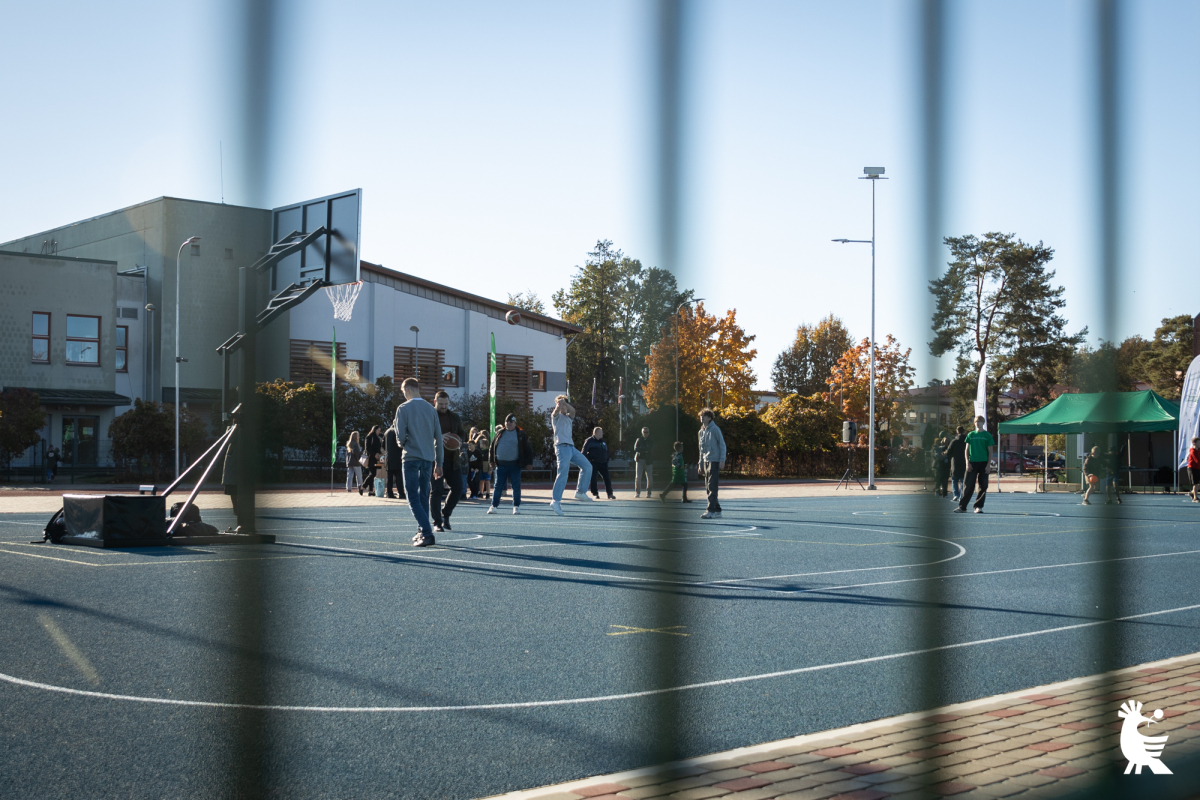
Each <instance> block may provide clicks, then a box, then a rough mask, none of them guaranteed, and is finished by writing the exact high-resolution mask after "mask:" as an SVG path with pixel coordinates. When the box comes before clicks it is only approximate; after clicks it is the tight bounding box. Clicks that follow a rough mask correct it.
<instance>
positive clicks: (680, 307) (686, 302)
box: [675, 297, 704, 442]
mask: <svg viewBox="0 0 1200 800" xmlns="http://www.w3.org/2000/svg"><path fill="white" fill-rule="evenodd" d="M703 302H704V298H703V297H694V298H692V299H691V300H684V301H683V302H682V303H680V304H679V305H678V306H676V307H675V441H677V442H678V441H679V312H680V311H682V310H683V307H684V306H690V305H691V304H692V303H703Z"/></svg>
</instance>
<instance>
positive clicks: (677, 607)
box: [630, 0, 691, 764]
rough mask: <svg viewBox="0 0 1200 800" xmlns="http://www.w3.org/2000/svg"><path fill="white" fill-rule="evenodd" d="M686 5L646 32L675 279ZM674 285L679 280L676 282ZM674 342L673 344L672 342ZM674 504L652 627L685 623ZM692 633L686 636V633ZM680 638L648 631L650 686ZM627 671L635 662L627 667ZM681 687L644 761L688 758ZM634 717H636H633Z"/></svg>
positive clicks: (663, 700) (667, 672)
mask: <svg viewBox="0 0 1200 800" xmlns="http://www.w3.org/2000/svg"><path fill="white" fill-rule="evenodd" d="M686 5H687V4H686V3H684V2H682V0H657V2H656V4H655V6H654V12H653V24H654V30H653V31H652V38H651V42H652V46H653V47H654V49H655V52H654V53H653V58H652V59H651V64H652V65H653V68H654V74H653V76H651V77H652V80H653V86H654V94H653V100H652V102H653V104H654V105H653V113H652V117H651V118H652V120H653V123H652V124H653V126H654V128H653V133H652V135H653V137H654V138H653V144H654V149H653V153H654V159H655V175H656V178H657V180H656V181H655V192H656V197H655V198H654V200H655V206H656V212H657V213H656V222H657V238H658V242H659V258H660V259H661V264H662V267H663V269H666V270H668V271H669V272H671V273H672V274H673V275H675V276H676V278H679V277H680V276H681V274H680V271H681V264H680V235H681V233H680V231H681V220H680V207H681V182H682V181H681V178H682V163H683V156H682V147H681V141H680V138H681V135H682V120H681V115H682V106H683V96H682V94H683V82H684V69H685V67H684V48H685V43H684V36H685V31H686V26H685V20H684V15H685V14H686V13H687V11H686ZM680 285H684V283H683V282H682V281H680ZM676 346H678V342H677V343H676ZM651 434H652V435H653V436H656V437H660V439H659V440H660V441H661V440H662V439H666V440H667V441H674V440H675V431H674V430H673V429H667V428H666V426H663V427H662V428H661V429H660V430H654V431H652V432H651ZM679 509H680V507H678V506H666V505H662V504H659V508H657V509H655V513H654V514H653V515H652V516H651V519H652V520H653V523H654V524H655V527H656V531H655V537H654V538H656V539H658V540H659V541H657V542H655V545H656V546H655V548H654V551H653V552H654V556H655V559H654V560H655V562H656V563H655V564H654V571H655V572H656V573H657V574H659V575H661V576H662V577H663V579H664V581H666V582H665V583H662V584H659V585H657V586H656V587H655V588H654V589H653V590H651V591H648V592H646V593H645V594H644V595H643V597H644V598H645V600H646V602H647V604H648V605H649V606H650V607H649V608H647V612H648V616H649V617H650V618H651V619H652V620H653V625H652V627H654V628H667V627H670V626H674V625H681V624H685V623H684V622H682V619H683V611H684V609H683V603H682V602H681V600H682V598H681V592H683V591H686V590H682V589H680V590H676V589H674V588H673V587H672V585H671V581H673V580H675V579H677V578H678V577H680V576H682V575H683V574H684V570H682V569H681V566H682V564H683V561H684V555H683V548H684V547H686V546H687V545H686V542H687V540H686V539H683V538H682V537H679V538H678V539H675V538H674V537H675V533H676V532H677V531H678V530H679V529H680V528H679V523H680V522H681V521H682V515H683V512H682V511H681V510H679ZM688 638H691V637H688ZM686 641H687V638H685V637H681V636H655V637H653V640H652V641H651V642H650V643H649V645H650V646H649V647H647V649H646V651H645V653H646V657H647V658H649V659H650V663H649V664H647V665H645V669H644V672H645V673H646V674H648V675H653V676H654V686H655V688H659V689H668V687H675V686H679V685H680V683H681V681H680V680H679V677H680V675H681V672H682V665H681V659H682V658H683V652H682V651H683V648H684V647H685V645H684V642H686ZM630 666H631V668H632V670H633V671H636V670H637V667H636V666H634V665H630ZM687 699H688V698H685V697H683V696H682V695H681V693H680V692H678V691H674V690H668V691H665V692H662V693H660V694H657V695H654V696H653V697H652V698H651V702H652V705H651V707H650V708H649V709H648V710H649V719H648V720H647V722H648V724H639V725H637V727H636V729H637V730H641V731H645V732H646V736H647V740H646V741H644V742H640V743H638V749H639V751H640V755H641V756H644V758H645V763H647V764H661V763H665V762H669V761H675V760H677V759H679V758H682V757H683V756H685V755H687V753H686V751H685V750H684V749H683V746H682V742H681V739H682V738H683V736H682V733H683V731H682V730H681V727H680V720H681V718H682V716H683V704H684V703H685V702H686V701H687ZM639 722H641V721H639Z"/></svg>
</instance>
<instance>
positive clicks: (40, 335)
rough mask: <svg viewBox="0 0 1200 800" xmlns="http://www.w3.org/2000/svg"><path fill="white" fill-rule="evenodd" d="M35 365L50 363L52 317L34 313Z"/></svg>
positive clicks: (40, 312)
mask: <svg viewBox="0 0 1200 800" xmlns="http://www.w3.org/2000/svg"><path fill="white" fill-rule="evenodd" d="M33 363H35V364H49V363H50V315H49V314H46V313H44V312H42V311H35V312H33Z"/></svg>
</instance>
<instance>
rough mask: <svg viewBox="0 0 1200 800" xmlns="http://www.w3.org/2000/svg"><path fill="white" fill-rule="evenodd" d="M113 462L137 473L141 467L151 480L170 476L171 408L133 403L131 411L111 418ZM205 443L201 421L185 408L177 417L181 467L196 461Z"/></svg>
mask: <svg viewBox="0 0 1200 800" xmlns="http://www.w3.org/2000/svg"><path fill="white" fill-rule="evenodd" d="M108 437H109V439H111V440H112V455H113V460H114V461H115V462H116V463H117V465H118V466H119V467H121V468H123V469H125V470H127V471H131V472H137V473H138V474H139V475H140V474H141V471H142V468H143V466H144V467H146V468H147V469H149V470H150V474H151V476H152V478H153V480H154V481H155V482H156V483H157V482H158V481H159V480H161V479H164V478H166V477H169V476H171V475H173V474H174V464H175V406H173V405H171V404H170V403H156V402H154V401H153V400H134V401H133V408H131V409H129V410H128V411H126V412H125V413H124V414H121V415H119V416H117V417H115V418H114V419H113V421H112V423H111V424H110V425H109V426H108ZM208 444H209V441H208V431H207V428H206V426H205V424H204V420H203V419H201V418H200V417H199V416H197V415H196V414H194V413H192V412H191V411H190V410H188V409H186V408H185V409H183V411H182V413H181V414H180V415H179V447H180V450H182V451H183V455H184V459H183V461H184V464H185V465H186V464H189V463H191V461H192V459H194V458H198V457H199V456H200V455H201V454H202V453H203V452H204V449H205V447H207V445H208Z"/></svg>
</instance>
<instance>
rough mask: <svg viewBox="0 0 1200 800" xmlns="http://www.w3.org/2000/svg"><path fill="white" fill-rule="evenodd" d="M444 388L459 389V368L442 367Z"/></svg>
mask: <svg viewBox="0 0 1200 800" xmlns="http://www.w3.org/2000/svg"><path fill="white" fill-rule="evenodd" d="M442 388H443V389H457V388H458V367H452V366H445V367H442Z"/></svg>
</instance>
